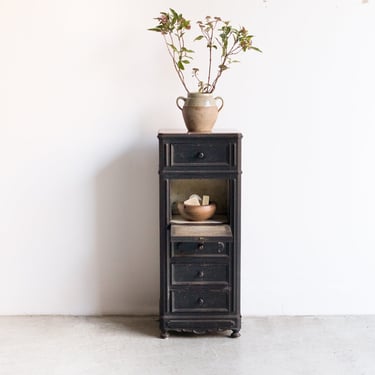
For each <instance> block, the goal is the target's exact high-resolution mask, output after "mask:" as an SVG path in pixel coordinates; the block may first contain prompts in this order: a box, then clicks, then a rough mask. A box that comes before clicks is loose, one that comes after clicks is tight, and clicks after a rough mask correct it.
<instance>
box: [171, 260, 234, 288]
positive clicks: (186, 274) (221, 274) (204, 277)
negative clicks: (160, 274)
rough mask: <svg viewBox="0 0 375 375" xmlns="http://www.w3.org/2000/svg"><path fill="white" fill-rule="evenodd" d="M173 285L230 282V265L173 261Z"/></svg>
mask: <svg viewBox="0 0 375 375" xmlns="http://www.w3.org/2000/svg"><path fill="white" fill-rule="evenodd" d="M171 267H172V285H181V284H187V283H189V284H228V283H229V265H228V264H225V263H222V264H194V263H173V264H172V265H171Z"/></svg>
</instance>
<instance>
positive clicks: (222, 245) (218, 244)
mask: <svg viewBox="0 0 375 375" xmlns="http://www.w3.org/2000/svg"><path fill="white" fill-rule="evenodd" d="M223 251H224V243H223V242H218V243H217V252H218V253H222V252H223Z"/></svg>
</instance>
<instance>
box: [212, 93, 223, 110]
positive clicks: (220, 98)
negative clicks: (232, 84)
mask: <svg viewBox="0 0 375 375" xmlns="http://www.w3.org/2000/svg"><path fill="white" fill-rule="evenodd" d="M214 99H215V100H218V99H219V100H220V101H221V106H220V107H219V109H218V112H220V111H221V109H222V108H223V107H224V100H223V98H222V97H221V96H217V97H216V98H214Z"/></svg>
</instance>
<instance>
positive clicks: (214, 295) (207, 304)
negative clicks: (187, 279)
mask: <svg viewBox="0 0 375 375" xmlns="http://www.w3.org/2000/svg"><path fill="white" fill-rule="evenodd" d="M229 296H230V293H229V291H228V290H224V289H223V290H199V289H193V288H191V289H189V290H182V289H181V290H173V291H172V292H171V303H172V306H171V307H172V312H194V311H196V312H229V311H230V298H229Z"/></svg>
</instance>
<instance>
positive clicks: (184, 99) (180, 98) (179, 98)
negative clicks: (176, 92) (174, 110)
mask: <svg viewBox="0 0 375 375" xmlns="http://www.w3.org/2000/svg"><path fill="white" fill-rule="evenodd" d="M179 100H183V101H184V104H185V102H186V98H184V97H183V96H179V97H178V98H177V99H176V104H177V107H178V108H180V109H181V111H182V107H180V105H179V103H178V101H179Z"/></svg>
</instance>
